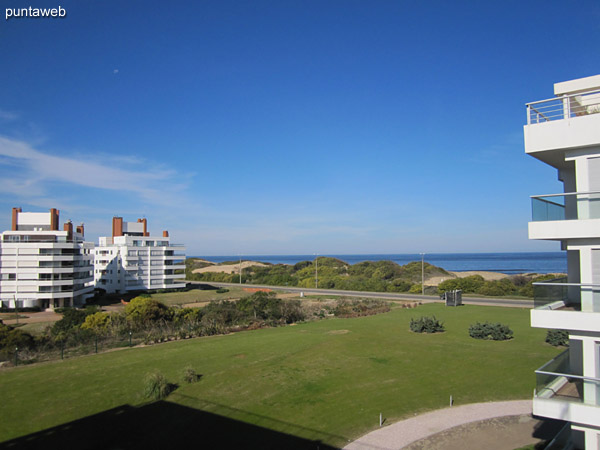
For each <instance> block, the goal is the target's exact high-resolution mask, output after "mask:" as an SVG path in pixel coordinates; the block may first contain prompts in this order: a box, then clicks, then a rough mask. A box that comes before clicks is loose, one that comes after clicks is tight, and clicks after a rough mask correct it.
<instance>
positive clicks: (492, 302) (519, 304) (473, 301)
mask: <svg viewBox="0 0 600 450" xmlns="http://www.w3.org/2000/svg"><path fill="white" fill-rule="evenodd" d="M187 282H188V283H191V284H212V285H214V286H241V287H245V288H260V289H277V290H279V291H285V292H297V293H300V292H304V294H307V295H315V294H317V295H343V296H346V297H369V298H382V299H389V300H407V301H413V302H423V303H430V302H435V303H443V301H442V300H440V297H439V295H419V294H405V293H393V292H370V291H344V290H340V289H322V288H319V289H315V288H299V287H289V286H270V285H263V284H241V285H240V284H239V283H219V282H214V281H187ZM462 300H463V303H464V304H465V305H483V306H508V307H514V308H533V300H524V299H510V298H499V297H495V298H486V297H470V296H469V297H467V296H463V298H462Z"/></svg>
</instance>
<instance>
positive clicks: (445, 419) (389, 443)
mask: <svg viewBox="0 0 600 450" xmlns="http://www.w3.org/2000/svg"><path fill="white" fill-rule="evenodd" d="M531 405H532V402H531V400H516V401H507V402H491V403H473V404H470V405H463V406H453V407H450V408H444V409H438V410H436V411H432V412H429V413H425V414H421V415H419V416H415V417H412V418H410V419H406V420H403V421H400V422H397V423H394V424H392V425H389V426H385V427H383V428H380V429H378V430H376V431H372V432H371V433H369V434H366V435H364V436H362V437H360V438H359V439H357V440H356V441H354V442H352V443H350V444H348V445H347V446H346V447H344V449H345V450H396V449H401V448H403V447H406V446H407V445H409V444H411V443H413V442H415V441H419V440H421V439H425V438H427V437H430V436H432V435H434V434H437V433H440V432H442V431H445V430H449V429H450V428H454V427H457V426H460V425H465V424H468V423H473V422H480V421H483V420H487V419H493V418H498V417H505V416H521V415H528V414H531Z"/></svg>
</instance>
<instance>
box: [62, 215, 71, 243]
mask: <svg viewBox="0 0 600 450" xmlns="http://www.w3.org/2000/svg"><path fill="white" fill-rule="evenodd" d="M63 230H64V231H66V232H67V241H72V240H73V222H71V221H70V220H69V221H68V222H65V225H64V227H63Z"/></svg>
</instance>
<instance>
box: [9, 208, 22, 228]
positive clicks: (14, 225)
mask: <svg viewBox="0 0 600 450" xmlns="http://www.w3.org/2000/svg"><path fill="white" fill-rule="evenodd" d="M20 212H23V211H22V210H21V208H13V209H12V228H11V230H12V231H17V229H18V223H19V220H18V216H19V213H20Z"/></svg>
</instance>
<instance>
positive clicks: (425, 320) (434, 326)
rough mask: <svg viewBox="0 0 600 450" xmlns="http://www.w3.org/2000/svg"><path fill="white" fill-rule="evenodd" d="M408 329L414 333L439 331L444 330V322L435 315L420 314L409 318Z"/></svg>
mask: <svg viewBox="0 0 600 450" xmlns="http://www.w3.org/2000/svg"><path fill="white" fill-rule="evenodd" d="M410 331H413V332H415V333H441V332H443V331H445V328H444V324H443V323H442V322H440V321H439V320H437V319H436V318H435V316H431V317H428V316H422V317H420V318H418V319H410Z"/></svg>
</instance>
